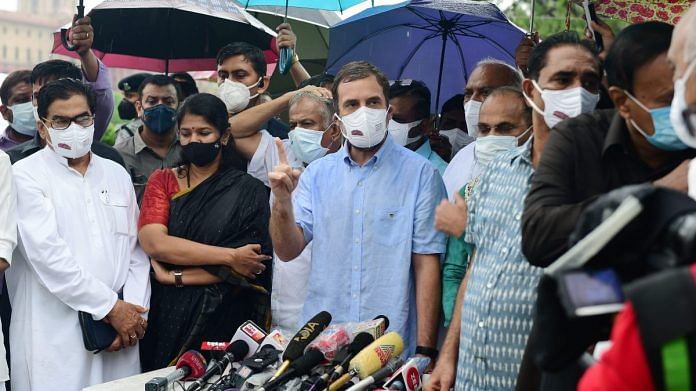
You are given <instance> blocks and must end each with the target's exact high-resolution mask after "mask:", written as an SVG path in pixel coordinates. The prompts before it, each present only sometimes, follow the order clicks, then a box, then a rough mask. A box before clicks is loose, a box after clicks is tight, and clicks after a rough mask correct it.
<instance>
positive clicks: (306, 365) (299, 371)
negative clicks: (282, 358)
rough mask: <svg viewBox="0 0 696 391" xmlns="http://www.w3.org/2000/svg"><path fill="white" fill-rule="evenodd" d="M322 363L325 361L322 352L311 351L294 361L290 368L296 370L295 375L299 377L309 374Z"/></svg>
mask: <svg viewBox="0 0 696 391" xmlns="http://www.w3.org/2000/svg"><path fill="white" fill-rule="evenodd" d="M322 361H324V355H323V354H322V353H321V352H320V351H318V350H309V351H307V353H305V354H303V355H302V356H300V357H299V358H298V359H297V360H295V361H293V363H292V364H291V365H290V367H291V368H294V369H295V374H296V375H297V376H304V375H306V374H308V373H309V372H310V371H311V370H312V368H314V367H316V366H317V365H319V364H321V362H322Z"/></svg>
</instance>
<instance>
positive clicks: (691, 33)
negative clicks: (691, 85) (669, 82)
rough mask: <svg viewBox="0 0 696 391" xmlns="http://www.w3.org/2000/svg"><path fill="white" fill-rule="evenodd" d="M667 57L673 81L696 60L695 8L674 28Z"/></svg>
mask: <svg viewBox="0 0 696 391" xmlns="http://www.w3.org/2000/svg"><path fill="white" fill-rule="evenodd" d="M667 56H668V58H669V60H670V61H671V62H672V64H673V65H674V79H675V80H676V79H679V78H681V77H682V74H683V73H684V72H685V71H686V67H687V66H688V65H689V64H690V63H691V62H692V61H695V60H696V6H692V7H691V8H690V9H689V11H687V12H686V14H684V15H683V16H682V18H681V20H680V21H679V23H677V25H676V27H675V28H674V33H673V34H672V44H671V45H670V47H669V52H668V53H667Z"/></svg>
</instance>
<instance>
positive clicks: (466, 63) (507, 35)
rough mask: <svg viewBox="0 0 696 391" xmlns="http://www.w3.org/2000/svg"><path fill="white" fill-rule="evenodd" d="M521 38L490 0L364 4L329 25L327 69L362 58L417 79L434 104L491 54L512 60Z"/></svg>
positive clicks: (461, 84)
mask: <svg viewBox="0 0 696 391" xmlns="http://www.w3.org/2000/svg"><path fill="white" fill-rule="evenodd" d="M523 36H524V31H522V30H521V29H520V28H518V27H517V26H515V25H513V24H512V23H511V22H510V21H509V20H508V19H507V18H506V17H505V16H504V15H503V13H502V12H501V11H500V10H499V9H498V7H496V6H495V5H493V4H490V3H487V2H482V1H465V0H459V1H455V0H419V1H413V2H410V3H409V2H406V3H401V4H397V5H391V6H380V7H374V8H369V9H367V10H365V11H363V12H361V13H359V14H357V15H354V16H353V17H351V18H349V19H346V20H344V21H343V22H341V23H339V24H337V25H336V26H334V27H332V28H331V29H330V31H329V37H330V42H331V44H330V46H329V58H328V61H327V64H328V65H327V71H328V72H329V73H333V74H336V72H337V71H338V70H339V69H340V68H341V67H342V66H343V65H345V64H347V63H349V62H351V61H357V60H365V61H369V62H371V63H372V64H374V65H376V66H377V67H379V68H380V69H381V70H382V71H383V72H385V74H386V75H387V76H388V77H389V78H390V79H394V80H399V79H404V78H408V79H417V80H422V81H423V82H424V83H425V84H426V85H427V86H428V87H429V88H430V89H431V90H433V91H436V93H435V94H433V102H432V103H433V104H434V108H435V109H437V111H438V112H439V111H440V109H441V102H443V101H444V100H446V99H448V98H450V97H452V96H453V95H456V94H461V93H462V91H463V90H464V86H465V85H466V82H467V80H468V77H469V74H470V73H471V72H472V71H473V69H474V67H475V66H476V63H478V62H479V61H480V60H482V59H485V58H496V59H499V60H503V61H505V62H508V63H509V64H511V65H513V66H514V64H515V55H514V53H515V49H516V48H517V45H518V44H519V43H520V40H521V39H522V37H523Z"/></svg>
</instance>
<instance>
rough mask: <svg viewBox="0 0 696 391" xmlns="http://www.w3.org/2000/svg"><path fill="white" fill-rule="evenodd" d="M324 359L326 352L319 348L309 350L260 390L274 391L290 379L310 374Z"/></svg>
mask: <svg viewBox="0 0 696 391" xmlns="http://www.w3.org/2000/svg"><path fill="white" fill-rule="evenodd" d="M322 361H324V354H323V353H322V352H320V351H318V350H309V351H307V353H305V354H304V355H303V356H302V357H300V358H298V359H297V360H295V361H293V362H292V364H290V368H289V369H288V370H287V371H285V372H284V373H283V374H282V375H280V376H278V377H277V378H276V379H275V380H272V381H270V382H268V383H266V384H265V385H264V386H263V387H261V388H260V389H259V390H258V391H272V390H275V389H276V388H278V387H279V386H281V385H283V384H285V383H286V382H287V381H289V380H290V379H294V378H296V377H300V376H304V375H307V374H309V372H310V371H311V370H312V368H314V367H316V366H317V365H319V364H321V362H322Z"/></svg>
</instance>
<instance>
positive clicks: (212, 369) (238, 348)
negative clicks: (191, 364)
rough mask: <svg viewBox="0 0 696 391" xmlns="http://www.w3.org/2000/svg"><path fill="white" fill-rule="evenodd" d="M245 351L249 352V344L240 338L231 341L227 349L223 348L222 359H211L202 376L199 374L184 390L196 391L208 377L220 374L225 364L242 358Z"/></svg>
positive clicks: (245, 353)
mask: <svg viewBox="0 0 696 391" xmlns="http://www.w3.org/2000/svg"><path fill="white" fill-rule="evenodd" d="M247 353H249V345H248V344H247V343H246V342H244V341H241V340H237V341H234V342H232V343H231V344H230V345H229V346H228V347H227V349H225V355H224V356H223V357H222V360H220V361H215V360H212V361H211V362H210V363H211V365H210V366H209V367H208V369H207V370H206V371H205V373H204V374H203V376H201V377H200V378H199V379H198V380H196V381H195V382H194V383H193V384H191V385H190V386H189V387H188V388H187V389H186V391H196V390H198V389H200V388H202V387H203V385H205V384H206V382H207V381H208V379H210V378H211V377H213V376H214V375H216V374H218V373H219V374H222V373H223V372H224V371H225V368H227V365H228V364H229V363H231V362H235V361H239V360H241V359H243V358H244V357H245V356H246V355H247Z"/></svg>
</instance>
